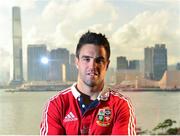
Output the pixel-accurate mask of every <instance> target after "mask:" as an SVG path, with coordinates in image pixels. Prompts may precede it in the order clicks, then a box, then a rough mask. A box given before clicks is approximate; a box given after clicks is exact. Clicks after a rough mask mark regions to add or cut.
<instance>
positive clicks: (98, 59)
mask: <svg viewBox="0 0 180 136" xmlns="http://www.w3.org/2000/svg"><path fill="white" fill-rule="evenodd" d="M96 63H98V64H102V63H104V58H101V57H100V58H97V59H96Z"/></svg>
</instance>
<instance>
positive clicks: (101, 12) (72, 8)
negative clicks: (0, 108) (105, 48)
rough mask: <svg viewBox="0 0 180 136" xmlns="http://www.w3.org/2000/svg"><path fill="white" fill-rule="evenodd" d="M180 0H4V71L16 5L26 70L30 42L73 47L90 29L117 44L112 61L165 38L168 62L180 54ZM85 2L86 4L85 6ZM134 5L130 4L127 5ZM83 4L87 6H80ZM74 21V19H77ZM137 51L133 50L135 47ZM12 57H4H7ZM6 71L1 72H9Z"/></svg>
mask: <svg viewBox="0 0 180 136" xmlns="http://www.w3.org/2000/svg"><path fill="white" fill-rule="evenodd" d="M179 4H180V2H179V1H169V0H167V1H158V2H153V1H139V0H137V1H131V0H129V1H116V0H111V1H106V0H105V1H104V0H100V1H90V0H89V1H81V0H79V1H56V0H50V1H46V0H45V1H38V0H37V1H25V2H23V1H19V0H17V1H14V2H12V1H6V2H4V3H1V4H0V7H1V8H0V18H1V20H2V22H1V24H0V27H2V26H3V27H2V29H1V30H2V32H3V33H2V32H1V33H0V37H3V39H0V49H1V50H0V51H1V52H0V59H1V62H3V64H2V66H1V68H0V72H1V73H7V72H8V71H9V67H12V66H10V65H11V64H10V61H11V59H12V39H11V35H12V31H11V25H10V24H11V21H12V19H11V9H12V7H13V6H20V8H21V9H22V11H21V14H22V17H21V18H22V37H23V55H24V58H23V59H24V66H25V67H24V69H25V70H24V73H26V72H27V71H26V67H27V66H26V63H27V62H26V60H27V54H26V53H27V45H28V44H46V45H47V46H48V48H50V49H52V48H67V49H68V50H70V52H71V53H74V52H75V47H76V43H77V40H78V38H79V37H80V35H81V34H82V33H84V32H86V31H87V30H91V31H96V32H102V33H105V34H106V35H107V37H108V39H109V40H110V44H111V49H112V50H111V52H112V56H111V66H113V67H114V68H115V67H116V66H115V64H116V57H117V56H127V57H128V58H129V59H139V60H143V57H144V56H143V50H144V48H145V47H147V46H153V45H154V44H155V43H164V44H166V45H167V50H168V64H176V63H178V62H179V60H180V56H179V54H178V50H180V47H179V43H180V42H179V38H178V37H179V36H180V33H179V29H180V25H179V20H178V18H179V10H180V9H179ZM82 7H83V8H82ZM127 7H128V8H127ZM80 9H81V10H80ZM72 22H73V24H72ZM131 51H133V53H132V52H131ZM4 59H5V60H6V61H2V60H4ZM6 75H7V74H5V75H2V74H1V75H0V76H1V78H2V77H4V76H6Z"/></svg>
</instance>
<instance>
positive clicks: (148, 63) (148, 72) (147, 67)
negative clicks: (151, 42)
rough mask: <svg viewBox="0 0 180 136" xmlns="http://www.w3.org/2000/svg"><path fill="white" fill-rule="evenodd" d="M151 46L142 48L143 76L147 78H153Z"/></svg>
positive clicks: (152, 49)
mask: <svg viewBox="0 0 180 136" xmlns="http://www.w3.org/2000/svg"><path fill="white" fill-rule="evenodd" d="M153 51H154V48H153V47H147V48H145V49H144V76H145V78H147V79H153V57H152V56H153Z"/></svg>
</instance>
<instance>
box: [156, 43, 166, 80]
mask: <svg viewBox="0 0 180 136" xmlns="http://www.w3.org/2000/svg"><path fill="white" fill-rule="evenodd" d="M153 67H154V68H153V69H154V80H160V79H161V78H162V76H163V74H164V72H165V71H166V70H167V49H166V46H165V44H155V48H154V55H153Z"/></svg>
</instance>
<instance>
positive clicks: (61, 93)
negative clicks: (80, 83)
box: [48, 87, 72, 103]
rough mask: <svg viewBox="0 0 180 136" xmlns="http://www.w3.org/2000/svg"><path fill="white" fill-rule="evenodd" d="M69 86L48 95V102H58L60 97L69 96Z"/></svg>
mask: <svg viewBox="0 0 180 136" xmlns="http://www.w3.org/2000/svg"><path fill="white" fill-rule="evenodd" d="M71 91H72V90H71V87H69V88H66V89H64V90H61V91H59V92H58V93H57V94H55V95H54V96H52V97H50V98H49V99H48V102H49V103H51V102H59V101H60V100H61V99H65V98H66V97H69V96H70V94H71Z"/></svg>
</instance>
